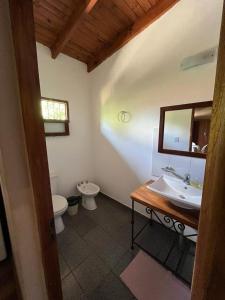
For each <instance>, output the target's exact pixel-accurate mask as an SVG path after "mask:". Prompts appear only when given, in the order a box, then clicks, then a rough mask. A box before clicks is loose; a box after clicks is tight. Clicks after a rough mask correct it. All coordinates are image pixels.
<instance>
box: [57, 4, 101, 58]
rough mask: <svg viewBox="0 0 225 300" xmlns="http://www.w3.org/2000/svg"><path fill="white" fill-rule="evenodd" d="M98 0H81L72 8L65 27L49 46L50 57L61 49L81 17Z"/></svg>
mask: <svg viewBox="0 0 225 300" xmlns="http://www.w3.org/2000/svg"><path fill="white" fill-rule="evenodd" d="M97 1H98V0H85V1H84V0H81V1H80V2H81V4H80V5H79V6H78V7H77V5H76V7H75V9H74V10H73V12H72V14H71V16H70V17H69V20H68V21H67V23H66V26H65V28H64V29H63V30H62V32H61V33H60V34H59V36H58V38H57V39H56V41H55V43H54V45H53V46H52V48H51V52H52V58H56V57H57V56H58V55H59V53H60V52H62V51H63V49H64V48H65V46H66V44H67V43H68V42H69V40H70V39H71V37H72V35H73V32H74V30H75V28H76V27H77V26H78V25H79V23H80V21H81V20H82V19H83V17H84V16H85V15H87V14H89V13H90V12H91V10H92V9H93V8H94V6H95V4H96V3H97Z"/></svg>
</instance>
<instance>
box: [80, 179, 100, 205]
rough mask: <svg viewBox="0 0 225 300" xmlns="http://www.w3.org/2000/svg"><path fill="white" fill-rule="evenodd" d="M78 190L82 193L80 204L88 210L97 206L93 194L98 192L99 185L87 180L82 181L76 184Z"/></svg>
mask: <svg viewBox="0 0 225 300" xmlns="http://www.w3.org/2000/svg"><path fill="white" fill-rule="evenodd" d="M77 189H78V191H79V192H80V193H81V195H82V206H83V207H84V208H86V209H88V210H94V209H96V208H97V205H96V202H95V196H96V195H97V194H98V193H99V191H100V187H99V186H97V185H96V184H94V183H92V182H88V181H82V182H81V183H78V185H77Z"/></svg>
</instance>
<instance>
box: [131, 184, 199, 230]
mask: <svg viewBox="0 0 225 300" xmlns="http://www.w3.org/2000/svg"><path fill="white" fill-rule="evenodd" d="M151 182H153V181H149V182H148V183H146V184H144V185H142V186H140V187H139V188H138V189H136V190H135V191H134V192H133V193H132V194H131V195H130V197H131V199H133V200H134V201H136V202H139V203H141V204H143V205H145V206H147V207H150V208H152V209H154V210H156V211H158V212H160V213H162V214H164V215H167V216H170V217H172V218H173V219H175V220H177V221H179V222H181V223H183V224H185V225H188V226H190V227H192V228H194V229H198V221H199V211H196V210H189V209H183V208H180V207H177V206H175V205H173V204H172V203H171V202H169V201H168V200H166V199H165V198H163V197H162V196H159V195H158V194H156V193H154V192H152V191H151V190H149V189H148V188H147V186H146V185H148V184H149V183H151Z"/></svg>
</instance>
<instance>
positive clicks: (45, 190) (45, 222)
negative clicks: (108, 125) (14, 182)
mask: <svg viewBox="0 0 225 300" xmlns="http://www.w3.org/2000/svg"><path fill="white" fill-rule="evenodd" d="M9 2H10V14H11V21H12V33H13V39H14V47H15V56H16V63H17V72H18V80H19V90H20V99H21V107H22V115H23V124H24V130H25V138H26V146H27V151H28V158H29V167H30V171H31V179H32V185H33V190H34V195H35V204H36V212H37V216H38V225H39V235H40V238H41V246H42V260H43V266H44V272H45V280H46V284H47V289H48V295H49V299H61V298H62V295H61V281H60V276H59V264H58V257H57V248H56V241H55V239H52V236H51V234H52V233H51V230H50V229H49V222H50V221H51V220H53V210H52V201H51V191H50V182H49V170H48V162H47V151H46V144H45V135H44V127H43V120H42V117H41V113H40V105H39V101H40V98H41V94H40V86H39V77H38V65H37V53H36V41H35V34H34V19H33V7H32V1H31V0H24V1H23V0H9ZM224 115H225V9H223V15H222V26H221V37H220V44H219V57H218V63H217V75H216V83H215V92H214V101H213V114H212V122H211V131H210V139H209V151H208V155H207V164H206V173H205V181H204V189H203V199H202V207H201V212H200V222H199V236H198V240H197V251H196V258H195V266H194V276H193V282H192V300H203V299H204V300H211V299H213V298H215V297H216V298H215V299H222V297H223V298H224V295H225V285H224V282H225V280H224V279H225V256H224V253H225V234H224V232H225V222H224V220H225V184H224V178H225V139H224V136H225V118H224ZM212 178H213V180H212ZM46 228H48V229H49V230H46Z"/></svg>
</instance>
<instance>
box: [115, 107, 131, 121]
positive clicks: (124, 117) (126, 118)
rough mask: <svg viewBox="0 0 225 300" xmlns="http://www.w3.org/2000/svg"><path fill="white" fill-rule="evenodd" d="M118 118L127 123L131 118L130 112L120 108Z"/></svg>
mask: <svg viewBox="0 0 225 300" xmlns="http://www.w3.org/2000/svg"><path fill="white" fill-rule="evenodd" d="M118 120H119V122H122V123H128V122H129V121H130V120H131V113H130V112H129V111H125V110H121V111H120V112H119V113H118Z"/></svg>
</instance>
